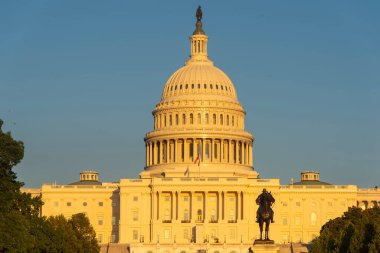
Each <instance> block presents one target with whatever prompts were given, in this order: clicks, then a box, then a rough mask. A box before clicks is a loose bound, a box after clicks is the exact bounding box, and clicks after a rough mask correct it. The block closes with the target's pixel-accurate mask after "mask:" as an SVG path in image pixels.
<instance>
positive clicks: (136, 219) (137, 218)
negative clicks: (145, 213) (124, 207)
mask: <svg viewBox="0 0 380 253" xmlns="http://www.w3.org/2000/svg"><path fill="white" fill-rule="evenodd" d="M132 216H133V221H138V220H139V213H138V211H133V214H132Z"/></svg>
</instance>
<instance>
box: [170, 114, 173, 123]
mask: <svg viewBox="0 0 380 253" xmlns="http://www.w3.org/2000/svg"><path fill="white" fill-rule="evenodd" d="M172 124H173V118H172V115H171V114H170V116H169V125H170V126H171V125H172Z"/></svg>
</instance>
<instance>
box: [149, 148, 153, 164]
mask: <svg viewBox="0 0 380 253" xmlns="http://www.w3.org/2000/svg"><path fill="white" fill-rule="evenodd" d="M149 165H153V142H150V143H149Z"/></svg>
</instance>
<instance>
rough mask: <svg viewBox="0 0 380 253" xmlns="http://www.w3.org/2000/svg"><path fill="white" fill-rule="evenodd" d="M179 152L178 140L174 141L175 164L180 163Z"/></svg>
mask: <svg viewBox="0 0 380 253" xmlns="http://www.w3.org/2000/svg"><path fill="white" fill-rule="evenodd" d="M177 150H178V139H175V140H174V157H173V161H174V162H175V163H176V162H178V156H177Z"/></svg>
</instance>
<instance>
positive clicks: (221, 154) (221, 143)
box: [220, 139, 224, 163]
mask: <svg viewBox="0 0 380 253" xmlns="http://www.w3.org/2000/svg"><path fill="white" fill-rule="evenodd" d="M223 149H224V141H223V139H220V162H221V163H222V162H224V161H223Z"/></svg>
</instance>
